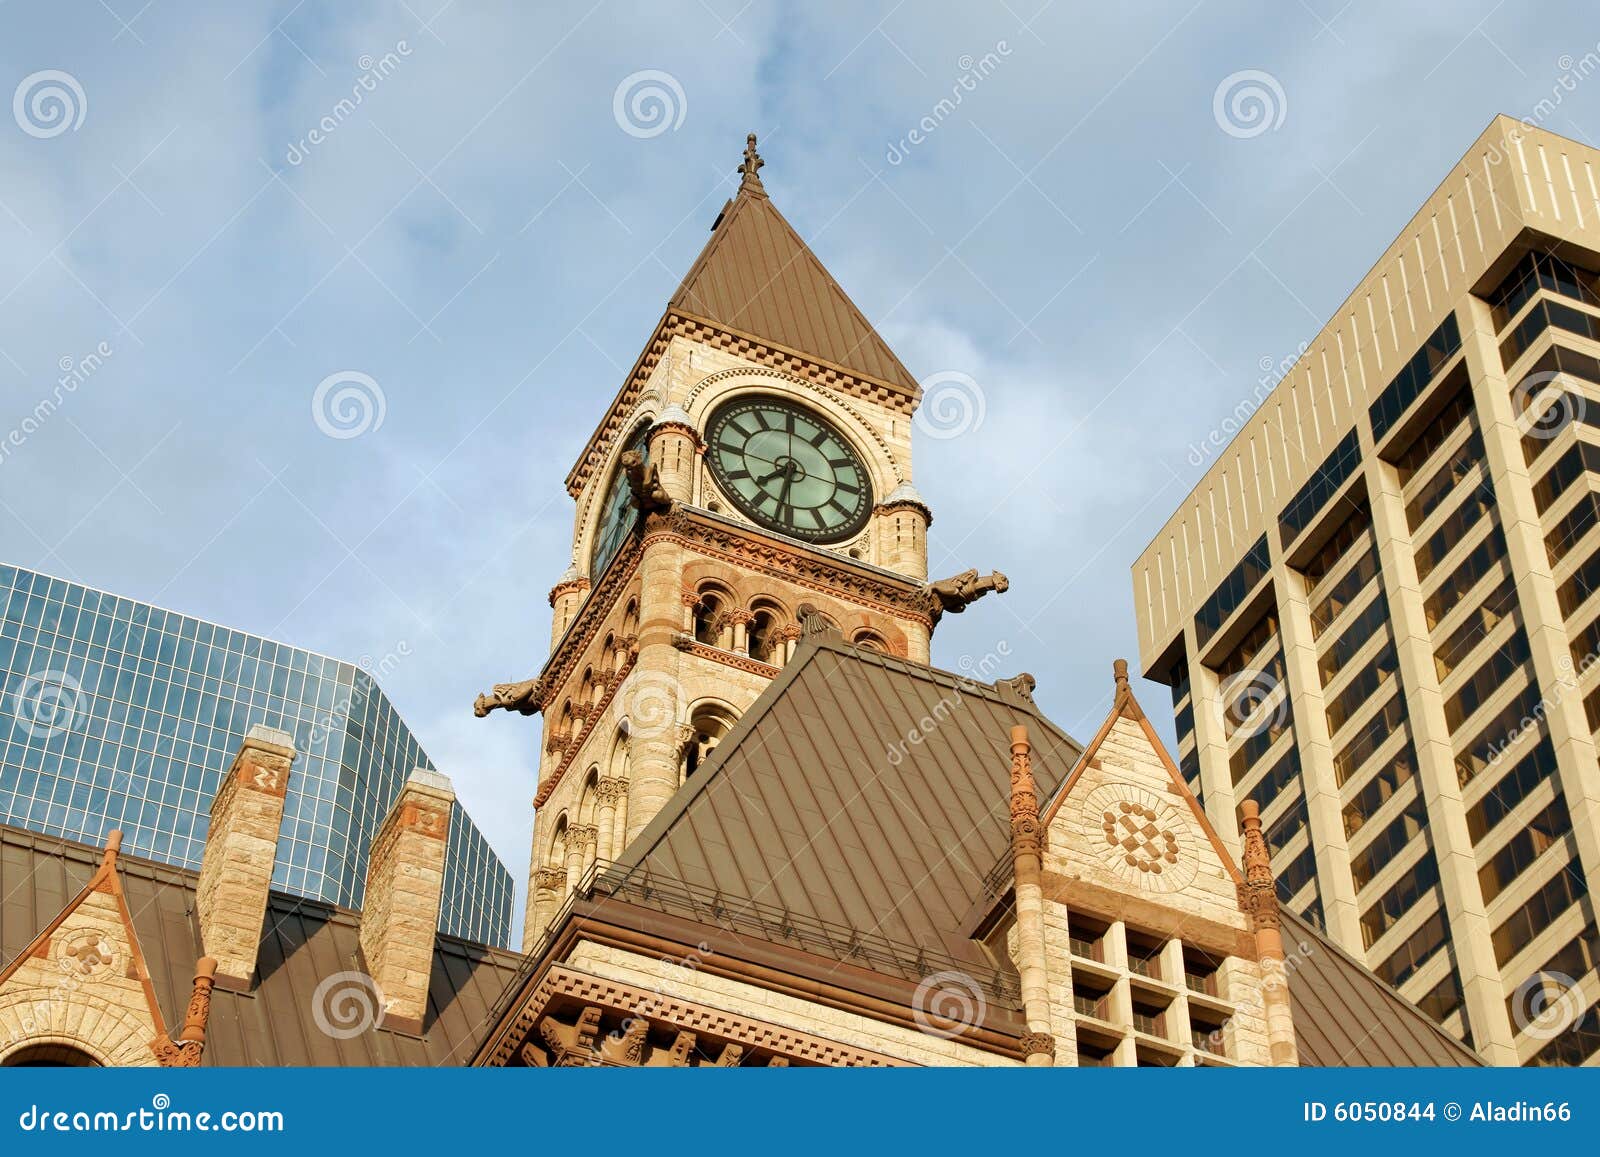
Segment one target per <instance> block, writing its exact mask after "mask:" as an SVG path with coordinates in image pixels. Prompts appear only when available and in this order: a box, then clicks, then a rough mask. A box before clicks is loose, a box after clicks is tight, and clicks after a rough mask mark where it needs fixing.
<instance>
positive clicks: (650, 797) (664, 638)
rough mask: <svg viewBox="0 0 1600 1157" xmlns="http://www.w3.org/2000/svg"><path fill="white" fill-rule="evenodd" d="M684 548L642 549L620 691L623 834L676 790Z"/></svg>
mask: <svg viewBox="0 0 1600 1157" xmlns="http://www.w3.org/2000/svg"><path fill="white" fill-rule="evenodd" d="M683 565H684V559H683V552H682V550H681V549H680V548H679V547H678V546H677V545H676V544H675V543H672V542H669V541H661V540H657V541H655V542H652V543H650V544H649V545H648V546H647V547H646V548H645V557H644V559H643V561H642V562H641V564H640V570H641V573H642V574H643V576H644V582H643V586H642V589H641V591H640V596H639V659H638V662H637V663H635V664H634V667H633V670H632V671H630V672H629V673H628V678H627V679H626V680H625V682H624V685H623V688H622V696H623V699H624V701H625V702H626V703H628V704H629V708H628V712H629V714H628V726H629V733H628V753H629V765H630V771H629V776H630V778H629V781H628V826H627V834H628V839H629V840H630V841H631V840H632V839H633V838H634V837H635V836H636V835H638V834H639V833H640V832H641V831H643V830H644V828H645V825H647V824H648V823H649V822H650V821H651V820H652V819H653V818H655V815H656V813H657V812H659V811H660V810H661V809H662V807H664V806H665V805H666V802H667V800H669V799H671V798H672V793H673V792H675V791H677V790H678V758H677V725H678V723H679V722H680V720H679V718H678V715H679V710H680V707H679V702H680V699H681V691H680V689H679V687H678V667H679V661H680V658H681V653H680V652H679V651H678V649H677V648H676V647H675V646H673V638H674V636H676V635H677V634H679V633H680V631H681V629H682V623H683V618H684V615H685V614H686V612H687V613H691V614H692V611H691V610H690V608H686V607H685V592H684V590H683V588H682V587H681V585H680V578H679V576H680V575H682V573H683Z"/></svg>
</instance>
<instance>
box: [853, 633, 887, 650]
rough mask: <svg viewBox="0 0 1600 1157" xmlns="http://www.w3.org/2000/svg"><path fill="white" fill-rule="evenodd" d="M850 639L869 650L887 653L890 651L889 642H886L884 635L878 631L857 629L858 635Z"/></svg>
mask: <svg viewBox="0 0 1600 1157" xmlns="http://www.w3.org/2000/svg"><path fill="white" fill-rule="evenodd" d="M850 641H851V642H852V643H854V644H855V645H856V646H858V647H863V648H865V649H866V650H868V651H879V652H881V653H883V654H885V655H887V654H888V653H889V644H888V643H885V642H884V641H883V636H882V635H880V634H878V633H877V632H876V631H857V632H856V637H855V638H854V639H852V640H850Z"/></svg>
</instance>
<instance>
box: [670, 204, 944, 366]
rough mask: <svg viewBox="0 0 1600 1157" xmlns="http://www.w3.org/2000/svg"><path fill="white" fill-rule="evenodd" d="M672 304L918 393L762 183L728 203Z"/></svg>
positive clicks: (675, 294)
mask: <svg viewBox="0 0 1600 1157" xmlns="http://www.w3.org/2000/svg"><path fill="white" fill-rule="evenodd" d="M668 308H669V309H677V310H679V311H681V312H684V313H689V314H693V315H694V316H696V317H699V318H702V319H704V320H706V321H709V322H712V323H714V324H716V325H718V326H721V327H722V328H724V329H728V330H731V331H733V332H735V333H738V334H743V335H746V336H749V337H755V338H761V339H764V340H766V341H768V342H771V343H776V344H777V345H780V346H784V347H787V348H788V349H790V350H792V351H794V352H796V353H800V354H808V355H810V356H812V357H814V358H817V359H819V360H821V361H824V362H831V363H832V364H834V365H836V366H839V367H841V368H843V369H846V370H850V371H852V372H854V373H857V374H862V375H864V376H866V377H869V378H875V379H877V380H878V381H881V382H886V383H888V384H890V385H892V386H896V387H899V388H900V389H902V390H905V391H906V392H908V393H911V394H913V395H914V394H916V393H917V391H918V386H917V380H916V378H914V377H912V376H911V372H910V371H909V370H907V369H906V368H905V366H903V365H902V364H901V363H900V359H899V358H897V357H895V355H894V351H893V350H891V349H890V348H889V345H888V343H887V342H885V341H884V340H883V338H882V337H880V336H879V335H878V331H877V330H876V329H874V328H873V326H872V323H871V322H869V321H868V320H867V319H866V317H865V316H864V315H863V314H862V312H861V311H860V310H859V309H857V308H856V306H855V303H854V302H852V301H851V300H850V298H849V296H848V295H846V293H845V291H844V290H843V289H841V288H840V286H839V283H838V282H837V281H835V280H834V279H833V276H832V275H831V274H830V273H829V272H828V271H827V270H826V269H825V268H823V265H822V262H821V261H819V260H817V257H816V255H815V254H814V253H812V252H811V249H810V248H809V247H808V246H807V245H806V243H805V242H804V241H802V240H801V239H800V234H798V233H796V232H795V231H794V227H793V226H792V225H790V224H789V222H788V221H787V220H785V219H784V216H783V214H782V213H780V212H778V210H777V207H776V206H775V205H773V203H772V200H771V199H770V198H769V197H768V196H767V194H766V192H765V191H764V190H763V189H762V188H761V186H760V184H759V183H746V184H745V185H744V186H743V187H742V188H740V190H739V194H738V196H736V197H735V198H734V199H733V200H732V201H731V202H729V203H728V205H727V206H725V207H724V208H723V210H722V213H721V215H720V216H719V217H718V218H717V222H716V224H715V225H714V226H713V228H712V232H711V240H710V241H708V242H707V243H706V247H705V248H704V249H702V250H701V251H700V256H699V257H698V258H696V259H695V263H694V265H693V266H692V267H690V269H689V272H688V274H687V275H686V276H685V277H684V279H683V281H682V283H681V284H680V285H679V286H678V289H677V292H676V293H674V294H673V295H672V300H671V302H670V304H669V306H668Z"/></svg>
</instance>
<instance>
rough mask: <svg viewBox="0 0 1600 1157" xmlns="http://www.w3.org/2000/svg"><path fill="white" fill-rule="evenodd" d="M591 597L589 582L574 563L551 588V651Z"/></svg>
mask: <svg viewBox="0 0 1600 1157" xmlns="http://www.w3.org/2000/svg"><path fill="white" fill-rule="evenodd" d="M588 595H589V580H588V579H587V578H585V577H584V576H583V574H582V573H581V572H580V571H579V570H578V567H577V564H576V563H574V564H573V565H572V566H570V567H568V568H567V570H566V573H565V574H563V575H562V576H561V578H560V580H559V581H558V582H557V583H556V585H555V586H553V587H551V588H550V612H551V613H550V649H551V650H552V651H554V650H555V649H556V644H557V643H559V642H560V641H561V636H562V635H564V634H566V633H567V628H568V627H569V626H571V625H572V620H573V619H574V618H575V617H576V616H577V614H578V608H579V607H581V606H583V600H584V599H586V598H587V597H588Z"/></svg>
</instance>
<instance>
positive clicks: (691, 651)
mask: <svg viewBox="0 0 1600 1157" xmlns="http://www.w3.org/2000/svg"><path fill="white" fill-rule="evenodd" d="M672 645H673V646H674V647H676V648H678V650H680V651H682V652H683V653H684V654H686V655H694V656H696V657H697V658H701V659H709V660H711V662H713V663H722V664H723V665H725V666H728V667H732V668H734V669H735V670H738V671H748V672H749V673H750V674H752V675H760V676H762V677H763V678H766V679H776V678H777V677H778V670H779V669H778V668H777V667H774V666H773V665H772V664H771V663H763V662H762V661H761V660H760V659H752V658H751V657H750V656H749V655H741V654H739V653H738V652H737V651H724V650H723V649H722V648H721V647H713V646H711V645H710V644H709V643H702V642H700V640H698V639H696V638H694V637H693V636H690V635H682V634H679V635H674V636H673V637H672Z"/></svg>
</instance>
